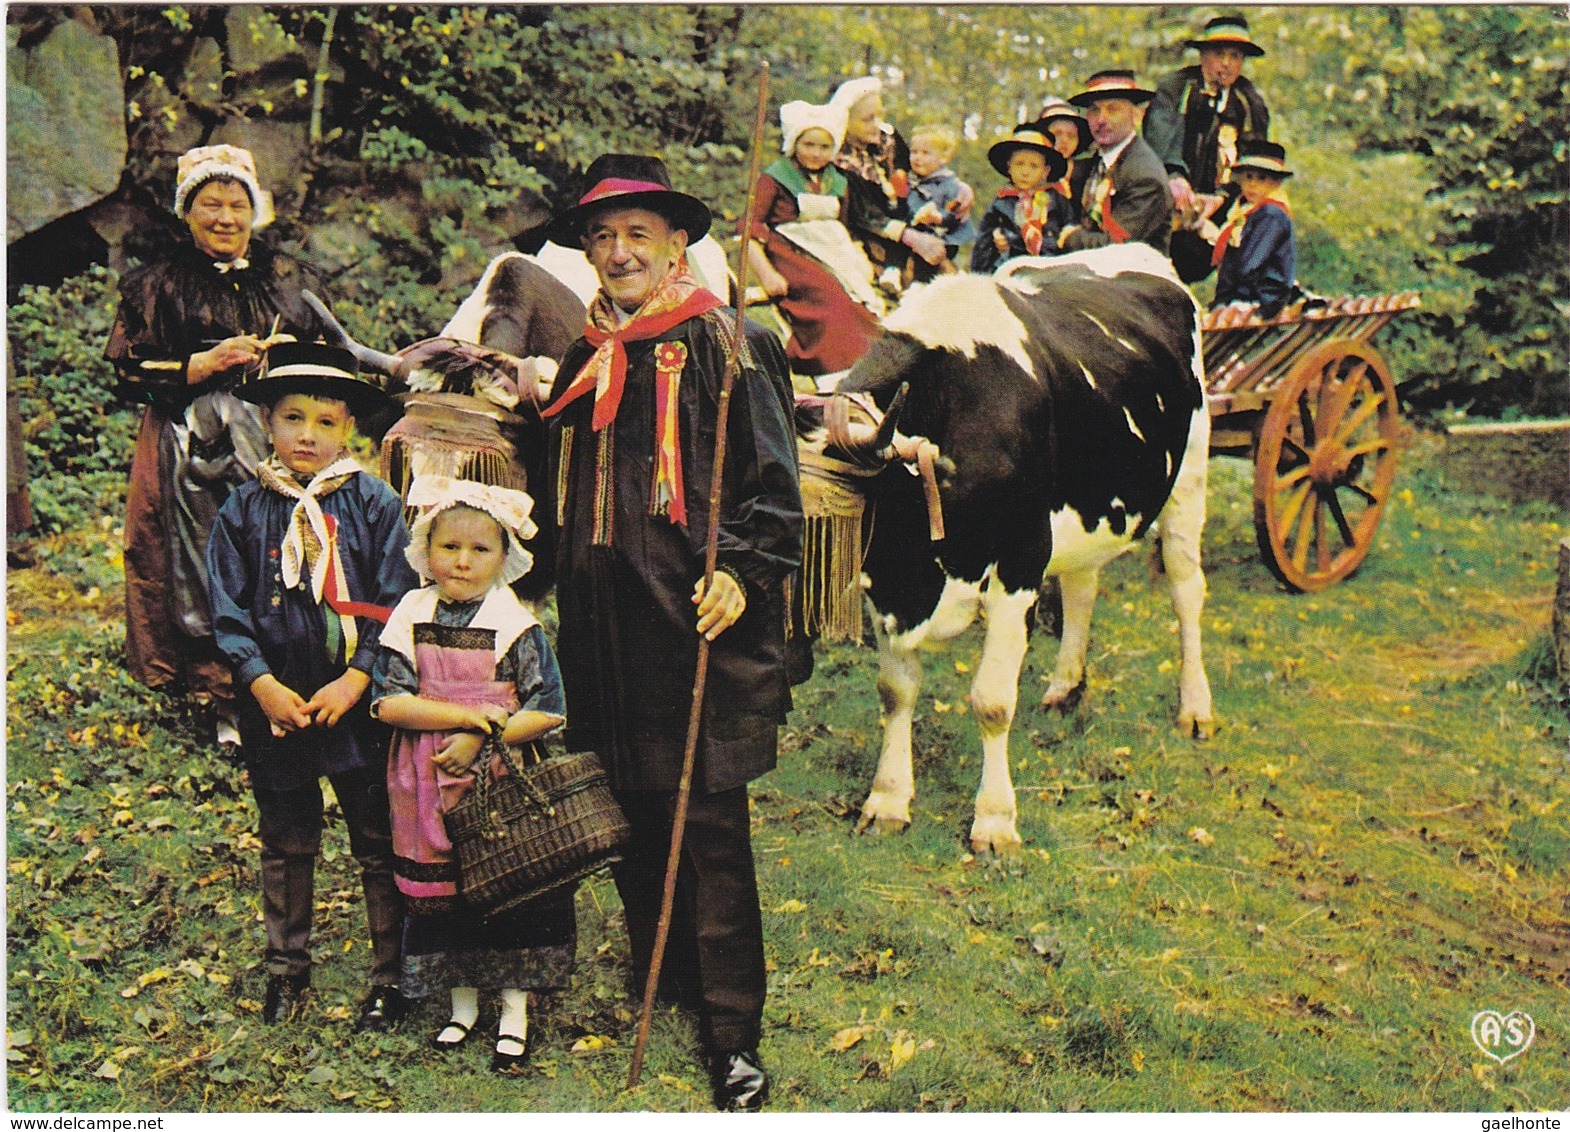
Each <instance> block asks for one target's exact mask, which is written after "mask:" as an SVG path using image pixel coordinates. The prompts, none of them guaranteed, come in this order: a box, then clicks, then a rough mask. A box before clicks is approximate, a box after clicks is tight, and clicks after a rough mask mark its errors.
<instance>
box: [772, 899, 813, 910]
mask: <svg viewBox="0 0 1570 1132" xmlns="http://www.w3.org/2000/svg"><path fill="white" fill-rule="evenodd" d="M806 910H807V906H806V905H805V904H803V903H802V902H801V901H800V900H796V899H795V898H792V899H790V900H787V901H785V902H784V903H783V904H780V905H777V906H776V907H775V909H774V911H775V912H776V913H785V912H788V913H796V912H805V911H806Z"/></svg>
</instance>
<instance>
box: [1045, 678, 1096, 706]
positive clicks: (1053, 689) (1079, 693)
mask: <svg viewBox="0 0 1570 1132" xmlns="http://www.w3.org/2000/svg"><path fill="white" fill-rule="evenodd" d="M1086 683H1087V682H1086V681H1085V680H1084V679H1083V678H1082V679H1081V680H1080V682H1079V683H1078V684H1075V685H1074V686H1073V687H1072V688H1059V687H1058V686H1057V685H1056V684H1053V685H1050V686H1049V687H1048V688H1047V694H1046V695H1044V696H1042V697H1041V706H1042V707H1044V708H1050V709H1051V710H1052V711H1056V712H1061V713H1063V714H1064V715H1067V714H1068V713H1069V712H1071V711H1073V710H1074V709H1075V708H1077V707H1078V706H1079V701H1080V700H1082V699H1084V698H1085V687H1086Z"/></svg>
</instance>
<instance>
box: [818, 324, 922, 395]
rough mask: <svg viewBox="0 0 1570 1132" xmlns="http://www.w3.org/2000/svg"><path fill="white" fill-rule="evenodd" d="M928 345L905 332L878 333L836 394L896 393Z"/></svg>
mask: <svg viewBox="0 0 1570 1132" xmlns="http://www.w3.org/2000/svg"><path fill="white" fill-rule="evenodd" d="M925 352H926V347H925V346H923V345H921V343H919V342H917V341H916V340H915V339H914V338H909V337H907V336H905V335H903V334H889V333H887V332H885V333H883V334H881V335H879V336H878V338H877V339H876V340H875V341H874V342H873V343H872V346H871V348H870V349H868V350H867V352H866V353H865V354H864V355H862V357H861V360H860V361H858V362H857V363H856V364H855V365H854V366H853V367H851V371H850V373H848V374H846V375H845V377H844V378H843V379H842V380H841V381H840V383H839V384H838V385H836V386H835V387H834V392H836V393H871V394H873V395H874V396H876V395H877V394H880V393H892V392H893V390H895V389H896V388H897V387H898V386H899V384H900V382H901V381H903V380H904V379H905V375H906V374H908V373H909V372H910V370H911V369H912V368H913V367H914V366H915V364H916V361H917V359H919V358H920V357H921V355H922V354H924V353H925Z"/></svg>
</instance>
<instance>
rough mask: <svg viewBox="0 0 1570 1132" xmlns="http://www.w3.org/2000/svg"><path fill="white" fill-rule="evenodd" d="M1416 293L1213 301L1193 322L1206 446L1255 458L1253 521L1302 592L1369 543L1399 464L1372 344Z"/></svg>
mask: <svg viewBox="0 0 1570 1132" xmlns="http://www.w3.org/2000/svg"><path fill="white" fill-rule="evenodd" d="M1419 305H1420V300H1419V297H1418V296H1417V295H1416V294H1413V293H1406V294H1398V295H1371V296H1354V297H1351V298H1343V299H1333V300H1330V301H1329V302H1328V303H1326V304H1325V305H1323V306H1312V307H1310V308H1309V309H1307V310H1301V309H1298V308H1288V309H1287V310H1284V311H1282V312H1281V314H1279V315H1278V316H1276V317H1275V318H1272V319H1265V320H1261V319H1258V318H1255V317H1254V316H1253V315H1252V314H1250V313H1249V312H1247V311H1243V310H1238V309H1235V308H1227V307H1221V308H1218V309H1216V310H1212V311H1209V312H1208V313H1207V314H1206V315H1205V316H1204V318H1203V320H1202V321H1201V323H1200V327H1201V339H1202V342H1203V345H1204V353H1205V373H1206V375H1207V381H1206V390H1207V401H1208V403H1209V407H1210V416H1211V435H1210V450H1211V452H1212V454H1226V455H1247V456H1251V457H1252V459H1253V462H1254V532H1255V535H1256V537H1257V538H1258V540H1259V552H1260V555H1261V557H1263V558H1264V560H1265V565H1266V566H1268V567H1269V568H1270V571H1271V573H1273V574H1275V576H1276V577H1277V578H1280V579H1281V581H1282V582H1284V583H1285V584H1286V585H1287V586H1288V587H1290V588H1291V589H1293V590H1296V591H1299V592H1308V591H1314V590H1322V589H1324V588H1325V587H1326V586H1330V585H1334V584H1335V583H1336V582H1339V581H1340V580H1341V579H1342V578H1345V577H1346V576H1347V575H1348V574H1350V573H1351V572H1352V571H1353V570H1355V569H1357V567H1358V564H1359V563H1361V562H1362V561H1363V559H1364V558H1365V557H1366V556H1367V555H1368V550H1369V547H1370V546H1372V545H1373V542H1374V532H1375V531H1376V529H1377V528H1378V526H1379V520H1380V517H1381V516H1382V515H1383V514H1384V509H1385V504H1386V502H1387V501H1388V500H1389V498H1390V491H1391V487H1392V485H1393V484H1394V482H1395V475H1396V440H1397V434H1398V431H1399V428H1400V410H1399V408H1398V406H1397V404H1396V390H1395V383H1394V382H1393V381H1391V378H1390V369H1389V367H1388V366H1387V365H1386V364H1385V361H1384V359H1383V358H1382V357H1380V355H1379V353H1378V352H1377V351H1376V350H1375V349H1374V348H1373V347H1372V346H1371V345H1369V339H1371V338H1372V337H1373V336H1374V335H1375V334H1376V333H1377V332H1378V331H1379V330H1380V329H1382V328H1383V327H1384V326H1385V325H1386V324H1387V323H1388V322H1389V321H1390V320H1391V319H1393V318H1394V317H1395V316H1396V315H1398V314H1400V313H1401V312H1403V311H1410V310H1415V309H1417V307H1418V306H1419Z"/></svg>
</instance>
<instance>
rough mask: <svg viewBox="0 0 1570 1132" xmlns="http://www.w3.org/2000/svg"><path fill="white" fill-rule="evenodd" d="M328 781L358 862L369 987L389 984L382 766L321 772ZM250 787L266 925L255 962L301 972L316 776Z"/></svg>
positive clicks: (315, 842) (305, 965)
mask: <svg viewBox="0 0 1570 1132" xmlns="http://www.w3.org/2000/svg"><path fill="white" fill-rule="evenodd" d="M328 781H329V782H331V783H332V786H333V793H335V794H336V795H337V796H338V805H339V807H340V808H341V809H342V810H343V817H344V824H345V825H347V826H348V828H349V848H350V851H351V852H352V853H353V854H354V859H355V860H356V861H358V862H359V864H360V878H361V884H362V886H363V888H364V891H365V916H366V919H367V920H368V921H369V925H370V931H371V948H372V951H373V956H374V957H373V959H372V966H371V985H372V986H397V985H398V982H399V974H400V970H399V968H400V965H401V955H400V937H401V934H402V930H403V896H402V895H401V894H400V893H399V891H398V886H397V884H396V883H395V882H394V880H393V851H392V821H391V818H390V817H389V811H388V803H387V774H386V771H385V770H384V769H382V768H379V767H378V768H370V767H367V768H362V769H358V770H349V771H344V772H342V773H340V774H333V775H329V776H328ZM253 792H254V794H255V795H256V808H257V811H258V812H259V813H260V815H261V839H262V920H263V923H264V924H265V926H266V929H267V953H266V957H265V960H264V964H263V965H264V966H265V967H266V969H267V973H268V974H269V975H296V976H297V975H303V974H306V973H307V972H309V971H310V969H311V912H312V909H313V905H314V902H315V901H314V890H313V878H314V873H315V868H316V856H317V854H318V853H319V852H320V850H321V847H322V812H323V808H322V787H321V782H320V780H316V781H312V782H311V783H310V784H309V785H306V786H302V787H299V788H297V789H294V790H262V789H255V790H254V791H253Z"/></svg>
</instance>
